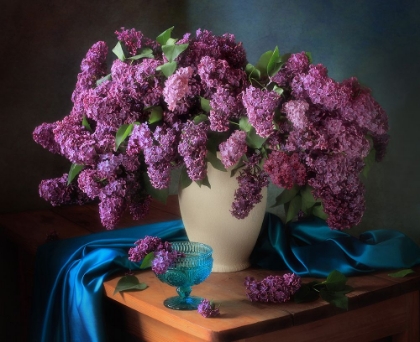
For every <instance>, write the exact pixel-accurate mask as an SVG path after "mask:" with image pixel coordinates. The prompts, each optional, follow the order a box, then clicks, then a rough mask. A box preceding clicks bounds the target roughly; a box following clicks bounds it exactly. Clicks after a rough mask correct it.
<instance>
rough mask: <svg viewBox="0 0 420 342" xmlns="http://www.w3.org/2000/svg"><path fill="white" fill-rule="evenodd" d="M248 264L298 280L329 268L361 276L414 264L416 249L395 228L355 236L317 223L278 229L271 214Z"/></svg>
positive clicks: (418, 260) (419, 254)
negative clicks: (296, 276)
mask: <svg viewBox="0 0 420 342" xmlns="http://www.w3.org/2000/svg"><path fill="white" fill-rule="evenodd" d="M251 263H252V264H253V265H255V266H259V267H262V268H265V269H272V270H286V269H288V270H290V271H292V272H294V273H296V274H298V275H300V276H303V277H304V276H311V277H326V276H327V275H328V274H329V273H330V272H331V271H332V270H338V271H340V272H341V273H343V274H345V275H347V276H351V275H361V274H365V273H369V272H374V271H378V270H389V269H400V268H409V267H413V266H414V265H417V264H420V246H418V245H417V244H416V243H415V242H414V241H413V240H411V239H410V238H408V237H407V236H406V235H404V234H403V233H401V232H398V231H396V230H388V229H382V230H372V231H367V232H364V233H362V234H361V235H360V236H359V238H355V237H353V236H351V235H349V234H347V233H345V232H343V231H338V230H332V229H330V228H329V227H328V226H327V225H326V223H325V221H323V220H320V219H316V218H314V219H311V220H306V221H299V222H295V223H291V224H290V225H288V226H284V225H283V223H282V222H281V220H280V219H279V218H278V217H277V216H275V215H266V217H265V219H264V223H263V226H262V229H261V233H260V236H259V238H258V241H257V244H256V246H255V248H254V251H253V253H252V255H251Z"/></svg>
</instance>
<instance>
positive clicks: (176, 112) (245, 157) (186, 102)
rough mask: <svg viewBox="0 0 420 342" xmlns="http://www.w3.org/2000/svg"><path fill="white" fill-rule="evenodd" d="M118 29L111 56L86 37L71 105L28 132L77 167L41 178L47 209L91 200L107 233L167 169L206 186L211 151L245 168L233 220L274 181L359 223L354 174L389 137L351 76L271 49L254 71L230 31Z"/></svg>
mask: <svg viewBox="0 0 420 342" xmlns="http://www.w3.org/2000/svg"><path fill="white" fill-rule="evenodd" d="M115 34H116V36H117V39H118V40H119V45H117V46H120V47H121V49H120V50H121V51H120V52H119V53H115V54H116V55H117V57H118V58H117V59H115V60H114V61H113V62H112V65H110V66H107V54H108V50H109V49H108V47H107V45H106V43H105V42H102V41H100V42H97V43H95V44H93V46H92V47H91V48H90V49H89V50H88V52H87V54H86V56H85V58H84V59H83V60H82V62H81V66H80V73H79V75H78V77H77V81H76V86H75V89H74V91H73V93H72V96H71V100H72V102H73V108H72V109H71V111H70V113H69V114H68V115H67V116H66V117H64V118H63V119H62V120H59V121H56V122H53V123H42V124H41V125H39V126H38V127H36V128H35V130H34V132H33V138H34V140H35V141H36V142H37V143H39V144H40V145H41V146H42V147H43V148H45V149H47V150H48V151H50V152H52V153H56V154H60V155H62V156H63V157H65V158H67V159H68V160H69V161H70V162H71V163H72V164H74V165H73V166H77V165H78V170H80V171H79V173H78V174H76V175H72V177H71V179H73V181H72V182H71V183H70V184H67V181H66V177H67V175H64V176H63V177H60V178H56V179H51V180H45V181H42V182H41V184H40V189H39V192H40V195H41V197H42V198H44V199H45V200H47V201H50V202H51V203H52V204H53V205H62V204H69V203H85V202H86V201H88V200H91V201H98V202H99V213H100V218H101V221H102V224H103V225H104V226H105V227H106V228H108V229H112V228H114V227H115V226H116V225H117V224H118V221H119V220H120V219H121V217H122V216H123V215H124V213H125V212H126V211H128V212H130V214H131V215H132V216H133V217H134V218H135V219H138V218H141V217H143V216H144V215H146V214H147V212H148V208H149V205H150V201H151V196H153V195H154V194H155V193H156V191H155V190H154V189H156V190H164V189H168V188H169V185H170V183H171V175H172V171H173V170H174V169H175V168H178V167H185V168H186V171H187V174H188V177H189V178H190V179H191V180H192V181H197V182H201V183H200V184H206V176H207V165H208V162H209V161H211V158H208V155H207V152H208V150H209V149H211V150H212V153H213V154H215V153H216V152H220V161H221V163H222V164H223V165H224V167H225V168H230V167H233V166H234V165H239V166H241V165H242V166H244V167H243V168H242V169H240V171H239V172H237V173H236V174H237V176H236V177H237V180H238V189H237V190H236V192H235V196H234V202H233V203H232V208H231V212H232V214H233V215H234V216H235V217H237V218H245V217H246V216H247V215H248V213H249V212H250V210H252V208H253V207H254V206H255V204H257V203H258V202H260V200H261V198H262V196H261V190H262V188H263V187H266V186H267V185H268V183H269V180H270V179H271V181H272V182H273V183H274V184H275V185H276V186H278V187H280V188H283V189H286V190H288V189H291V188H294V187H297V188H298V195H299V191H301V190H302V191H303V189H304V190H305V191H306V190H308V189H309V190H310V192H311V194H312V196H313V197H314V201H313V202H314V203H316V205H317V206H320V205H322V208H323V210H324V212H325V215H326V216H325V217H326V219H327V223H328V225H329V226H330V227H331V228H334V229H343V228H349V227H351V226H353V225H356V224H358V223H359V222H360V220H361V218H362V216H363V213H364V209H365V207H364V205H365V202H364V185H363V183H362V182H361V179H360V177H359V175H360V173H361V172H362V170H363V169H364V167H365V164H366V160H367V157H368V156H369V153H370V152H372V151H375V153H376V160H377V161H380V160H381V159H382V158H383V157H384V154H385V151H386V147H387V144H388V140H389V136H388V122H387V116H386V114H385V112H384V110H383V109H382V108H381V107H380V105H379V104H378V103H377V102H376V101H375V100H374V98H373V97H372V95H371V92H370V90H369V89H367V88H365V87H362V86H361V85H360V84H359V82H358V81H357V79H356V78H354V77H352V78H349V79H348V80H344V81H342V82H336V81H335V80H333V79H332V78H330V77H329V76H328V71H327V69H326V68H325V66H323V65H322V64H317V65H313V64H311V61H310V58H309V57H308V54H306V53H305V52H300V53H295V54H291V55H285V56H281V57H280V56H277V55H276V53H275V52H273V51H271V52H268V53H269V54H267V53H265V54H264V58H262V59H261V60H260V61H259V62H258V63H257V64H256V67H254V66H252V65H251V64H249V63H248V61H247V58H246V52H245V50H244V48H243V46H242V43H240V42H236V41H235V37H234V35H232V34H224V35H221V36H216V35H214V34H213V33H212V32H210V31H207V30H201V29H199V30H197V32H196V34H195V36H193V35H192V34H190V33H186V34H184V36H183V37H182V38H181V39H179V40H176V39H173V38H170V35H171V29H170V30H169V31H167V32H166V33H165V34H163V35H160V36H159V37H158V38H157V39H156V40H153V39H150V38H148V37H146V36H145V35H144V34H143V33H142V32H140V31H137V30H135V29H125V28H121V30H120V31H116V32H115ZM162 37H166V38H167V39H168V40H167V41H166V42H165V41H163V40H162V39H164V38H162ZM168 37H169V38H168ZM166 38H165V39H166ZM116 50H118V49H113V51H114V52H115V51H116ZM124 51H126V52H124ZM168 51H169V52H168ZM177 51H178V52H177ZM124 53H127V54H128V55H126V56H125V55H124V56H122V55H121V54H124ZM270 54H271V57H270ZM268 57H270V58H268ZM264 61H265V62H266V63H268V64H267V65H266V66H261V65H262V64H264ZM370 156H371V155H370ZM76 169H77V168H76ZM150 185H151V186H150ZM161 193H162V192H161V191H160V192H159V194H160V195H161ZM302 212H303V211H302V210H301V211H299V215H302ZM311 213H312V212H311V211H310V210H309V211H308V212H305V213H304V214H307V215H309V214H311Z"/></svg>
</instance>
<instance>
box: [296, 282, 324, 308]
mask: <svg viewBox="0 0 420 342" xmlns="http://www.w3.org/2000/svg"><path fill="white" fill-rule="evenodd" d="M316 283H317V282H316V281H315V282H311V283H309V284H302V286H301V287H300V289H299V290H298V291H297V292H296V293H295V294H294V295H293V300H294V301H295V303H307V302H313V301H314V300H317V299H318V298H319V294H318V292H317V291H315V290H314V289H313V285H315V284H316Z"/></svg>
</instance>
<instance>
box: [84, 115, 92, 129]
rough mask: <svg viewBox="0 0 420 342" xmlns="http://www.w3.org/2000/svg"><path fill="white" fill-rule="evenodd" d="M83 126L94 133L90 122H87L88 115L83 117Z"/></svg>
mask: <svg viewBox="0 0 420 342" xmlns="http://www.w3.org/2000/svg"><path fill="white" fill-rule="evenodd" d="M82 126H83V127H84V128H86V129H87V130H88V131H89V132H92V127H90V124H89V122H88V121H87V118H86V115H83V119H82Z"/></svg>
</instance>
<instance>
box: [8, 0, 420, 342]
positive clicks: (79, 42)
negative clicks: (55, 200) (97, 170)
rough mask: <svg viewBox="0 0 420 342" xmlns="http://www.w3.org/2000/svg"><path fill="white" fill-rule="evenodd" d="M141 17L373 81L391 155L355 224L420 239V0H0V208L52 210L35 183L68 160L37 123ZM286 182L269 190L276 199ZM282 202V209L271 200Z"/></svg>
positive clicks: (12, 326) (57, 115)
mask: <svg viewBox="0 0 420 342" xmlns="http://www.w3.org/2000/svg"><path fill="white" fill-rule="evenodd" d="M122 26H125V27H126V28H132V27H135V28H137V29H139V30H141V31H143V33H144V34H146V35H147V36H149V37H152V38H153V37H156V36H157V35H158V34H159V33H160V32H162V31H164V30H165V29H167V28H169V27H171V26H175V31H174V33H175V36H177V35H178V37H181V36H182V34H183V33H184V32H186V31H191V32H194V31H195V30H196V29H197V28H205V29H208V30H211V31H213V32H214V33H215V34H223V33H225V32H229V33H234V34H235V35H236V37H237V40H239V41H242V42H243V44H244V46H245V48H246V50H247V52H248V57H249V61H250V62H252V63H255V62H256V61H257V59H258V57H259V55H260V54H261V53H263V52H265V51H266V50H269V49H273V48H274V47H275V46H276V45H277V46H278V47H279V49H280V51H281V53H285V52H300V51H302V50H306V51H310V52H311V53H312V56H313V58H314V62H315V63H323V64H324V65H325V66H327V67H328V69H329V72H330V76H332V77H333V78H335V79H336V80H338V81H341V80H343V79H345V78H348V77H350V76H357V77H358V78H359V80H360V81H361V82H362V83H363V84H365V85H367V86H369V87H370V88H371V89H372V90H373V94H374V96H375V98H376V99H377V100H378V101H379V103H381V104H382V106H383V107H384V109H385V110H386V111H387V113H388V114H389V121H390V127H391V131H390V133H391V142H390V145H389V152H388V154H387V156H386V159H385V161H384V162H382V163H381V164H377V165H375V166H374V167H373V169H372V170H371V174H370V177H369V179H368V181H367V183H366V186H367V197H366V199H367V210H366V213H365V216H364V219H363V221H362V223H361V224H360V226H359V227H357V228H354V229H352V230H350V232H351V233H352V234H355V235H357V234H358V233H360V232H361V231H363V230H368V229H379V228H391V229H398V230H401V231H402V232H404V233H406V234H407V235H409V236H410V237H412V238H413V239H414V240H415V241H416V242H417V243H418V244H420V176H419V175H420V161H419V157H420V136H419V135H420V134H419V127H420V118H419V116H420V113H419V110H420V105H419V98H420V81H419V76H420V63H419V57H420V1H418V0H398V1H395V0H365V1H362V0H353V1H338V0H337V1H332V0H306V1H305V0H293V1H292V0H290V1H286V0H254V1H252V0H242V1H239V0H236V1H233V0H212V1H193V0H189V1H188V0H181V1H175V0H172V1H168V0H154V1H150V0H135V1H134V0H124V1H116V0H114V1H107V0H90V1H85V0H71V1H68V0H66V1H64V0H55V1H52V0H37V1H33V0H14V1H11V0H0V30H1V31H0V32H1V34H0V53H1V63H0V104H1V105H0V113H1V122H0V179H1V183H0V184H1V187H0V195H1V196H0V212H11V211H22V210H29V209H39V208H47V207H48V206H49V204H47V203H46V202H44V201H42V200H41V199H39V198H38V183H39V182H40V181H41V179H44V178H53V177H58V176H60V175H61V174H62V173H63V172H66V171H67V170H68V168H69V164H68V162H67V161H66V160H64V159H63V158H61V157H59V156H56V155H52V154H50V153H49V152H47V151H46V150H43V149H42V148H41V147H40V146H38V145H36V144H35V143H34V142H33V141H32V137H31V135H32V131H33V129H34V127H35V126H37V125H39V124H41V123H42V122H53V121H56V120H59V119H61V118H62V117H63V116H65V115H67V114H68V113H69V111H70V109H71V101H70V96H71V93H72V91H73V87H74V84H75V82H76V76H77V73H78V70H79V65H80V62H81V60H82V58H83V57H84V55H85V53H86V51H87V50H88V48H89V47H90V46H91V45H92V44H93V43H95V42H96V41H98V40H105V41H106V42H108V43H109V45H110V47H113V46H114V44H115V43H116V40H115V36H114V31H115V30H116V29H119V28H120V27H122ZM278 192H279V191H278V190H273V189H271V191H270V201H272V200H273V197H274V196H275V195H277V193H278ZM276 212H278V211H277V209H276ZM15 252H16V250H15V249H13V247H11V246H9V245H8V244H7V242H4V241H0V269H1V270H2V275H3V278H2V280H1V281H0V285H1V286H0V292H1V296H0V308H1V310H0V336H5V337H6V339H5V340H7V341H14V340H17V336H18V334H17V332H18V331H19V329H20V323H19V318H18V312H17V310H16V309H17V307H16V302H17V291H18V290H17V289H16V272H15V270H16V268H17V264H16V259H15V254H14V253H15Z"/></svg>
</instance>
